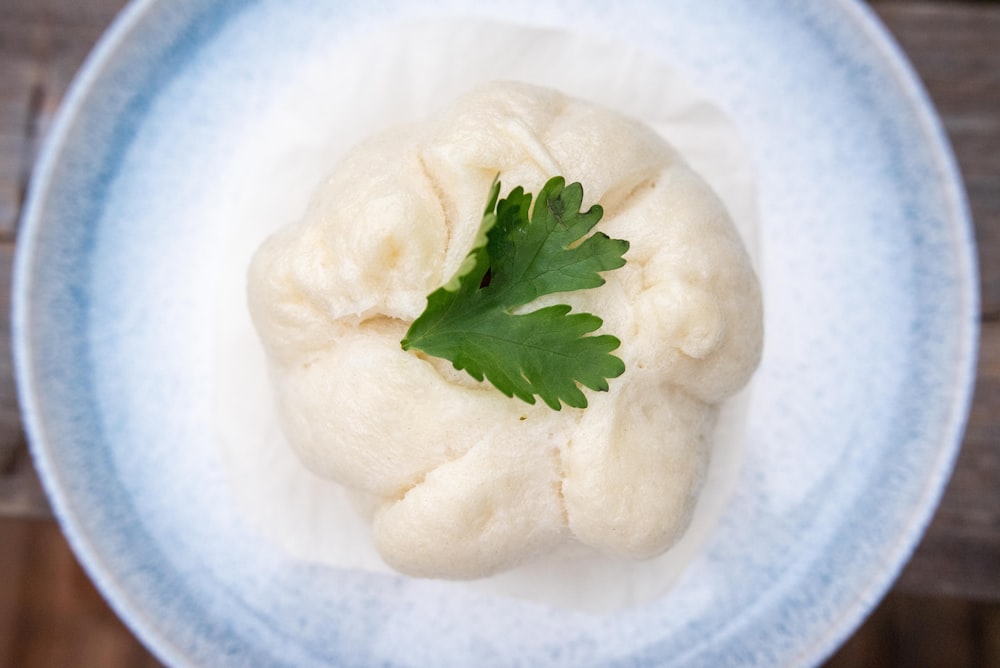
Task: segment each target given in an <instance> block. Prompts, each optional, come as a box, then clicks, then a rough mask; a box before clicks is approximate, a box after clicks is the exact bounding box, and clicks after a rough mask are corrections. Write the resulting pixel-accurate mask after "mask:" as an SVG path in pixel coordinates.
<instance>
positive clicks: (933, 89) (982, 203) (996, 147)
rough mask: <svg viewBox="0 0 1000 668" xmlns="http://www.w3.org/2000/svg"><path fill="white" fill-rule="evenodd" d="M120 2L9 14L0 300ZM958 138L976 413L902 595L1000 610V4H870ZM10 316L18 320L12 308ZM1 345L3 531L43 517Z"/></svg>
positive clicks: (0, 163) (13, 3) (0, 343)
mask: <svg viewBox="0 0 1000 668" xmlns="http://www.w3.org/2000/svg"><path fill="white" fill-rule="evenodd" d="M123 4H124V0H86V1H84V0H34V1H33V0H0V280H2V281H3V284H4V285H3V289H2V290H0V294H2V295H3V299H4V300H9V292H10V290H9V287H10V269H11V260H12V257H13V252H14V248H15V245H16V242H17V226H18V218H19V216H20V213H21V207H22V204H23V202H24V195H25V189H26V186H27V182H28V179H29V175H30V173H31V168H32V163H33V160H34V157H35V154H36V152H37V149H38V146H39V143H40V140H41V139H42V138H43V137H44V136H45V133H46V131H47V129H48V126H49V124H50V122H51V120H52V117H53V114H54V113H55V111H56V108H57V106H58V104H59V101H60V99H61V96H62V95H63V93H64V91H65V89H66V87H67V85H68V83H69V81H70V79H71V78H72V76H73V74H74V72H75V71H76V70H77V68H78V67H79V65H80V64H81V62H82V60H83V58H84V57H85V56H86V54H87V52H88V51H89V49H90V48H91V47H92V45H93V44H94V42H95V41H96V40H97V38H98V37H99V36H100V34H101V32H102V31H103V30H104V28H105V27H106V26H107V24H108V23H109V22H110V20H111V19H112V17H113V16H114V14H115V12H116V11H117V10H118V9H119V8H120V7H121V6H122V5H123ZM872 4H873V6H874V8H875V10H876V12H877V13H878V14H879V16H880V17H881V18H882V20H883V21H884V22H885V24H886V25H887V26H888V28H889V30H890V31H891V32H892V33H893V34H894V35H895V37H896V39H897V40H898V41H899V43H900V44H901V46H902V47H903V49H904V51H905V52H906V53H907V55H908V56H909V58H910V59H911V61H912V63H913V64H914V66H915V68H916V70H917V72H918V74H919V75H920V76H921V78H922V79H923V81H924V84H925V86H926V87H927V89H928V91H929V93H930V95H931V97H932V99H933V100H934V102H935V104H936V105H937V108H938V110H939V112H940V115H941V117H942V119H943V121H944V125H945V128H946V130H947V132H948V135H949V137H950V138H951V141H952V145H953V147H954V150H955V153H956V156H957V158H958V162H959V165H960V167H961V170H962V174H963V177H964V180H965V184H966V189H967V192H968V195H969V201H970V205H971V209H972V215H973V219H974V223H975V232H976V237H977V240H978V246H979V262H980V273H981V278H980V286H981V303H982V336H981V347H980V360H979V367H978V378H977V382H976V392H975V399H974V404H973V407H972V412H971V415H970V419H969V424H968V429H967V433H966V436H965V439H964V442H963V446H962V452H961V454H960V456H959V459H958V462H957V465H956V468H955V472H954V474H953V477H952V479H951V482H950V484H949V485H948V488H947V490H946V492H945V494H944V498H943V499H942V502H941V505H940V507H939V509H938V511H937V513H936V515H935V516H934V519H933V521H932V523H931V525H930V527H929V528H928V530H927V533H926V535H925V536H924V538H923V540H922V541H921V543H920V545H919V547H918V548H917V550H916V552H915V554H914V555H913V558H912V559H911V560H910V562H909V564H908V565H907V566H906V568H905V569H904V571H903V573H902V575H901V576H900V578H899V580H898V582H897V583H896V585H895V590H896V591H901V592H906V593H909V594H919V595H927V596H949V597H959V598H963V599H968V600H971V601H989V602H994V603H995V602H998V601H1000V46H998V45H1000V3H994V2H976V3H969V2H951V1H947V0H937V1H933V2H918V1H916V0H910V1H904V0H896V1H879V0H875V1H873V3H872ZM0 308H2V309H3V312H4V313H7V312H8V311H9V301H4V302H3V304H2V305H0ZM47 515H48V507H47V505H46V502H45V497H44V494H43V493H42V491H41V489H40V487H39V485H38V482H37V478H36V477H35V475H34V472H33V470H32V468H31V462H30V457H29V456H28V454H27V449H26V445H25V437H24V435H23V432H22V429H21V423H20V418H19V415H18V407H17V399H16V393H15V388H14V378H13V374H12V371H11V361H10V335H9V327H6V328H3V329H2V333H0V517H3V516H6V517H46V516H47Z"/></svg>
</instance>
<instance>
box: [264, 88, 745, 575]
mask: <svg viewBox="0 0 1000 668" xmlns="http://www.w3.org/2000/svg"><path fill="white" fill-rule="evenodd" d="M497 174H499V175H500V180H501V183H502V185H503V187H504V188H505V191H504V192H503V193H501V195H502V196H503V195H505V194H506V192H508V191H509V190H510V189H512V188H513V187H515V186H517V185H521V186H524V188H525V190H526V191H527V192H531V193H537V192H538V191H539V190H540V188H541V187H542V185H543V184H544V183H545V182H546V181H547V180H548V179H549V178H550V177H552V176H556V175H561V176H564V177H565V178H566V180H567V182H572V181H579V182H581V183H582V184H583V190H584V197H585V200H584V203H583V206H584V208H586V207H589V206H590V205H592V204H595V203H600V204H601V205H602V206H603V207H604V211H605V214H604V218H603V219H602V220H601V222H600V223H599V224H598V227H597V229H599V230H602V231H603V232H605V233H606V234H608V235H609V236H611V237H615V238H621V239H627V240H628V241H629V242H630V244H631V247H630V250H629V252H628V253H627V255H626V259H627V261H628V263H627V264H626V265H625V267H623V268H621V269H618V270H615V271H612V272H608V273H606V274H605V278H606V279H607V283H606V285H604V286H602V287H600V288H598V289H593V290H585V291H582V292H576V293H563V294H557V295H550V296H548V297H545V298H543V299H541V300H539V302H536V304H535V305H539V306H540V305H544V304H550V303H567V304H570V305H571V306H572V307H573V309H574V311H587V312H591V313H595V314H597V315H599V316H600V317H601V318H603V320H604V323H605V324H604V328H603V331H605V332H609V333H613V334H615V335H616V336H618V338H620V339H621V341H622V344H621V347H620V348H619V349H618V351H616V354H617V355H618V356H619V357H621V359H622V360H623V361H624V362H625V366H626V371H625V373H624V374H623V375H622V376H620V377H619V378H617V379H613V380H611V388H610V390H609V391H608V392H591V391H589V390H586V389H585V390H584V392H585V393H586V394H587V397H588V401H589V407H588V408H586V409H574V408H567V407H564V408H563V409H562V410H561V411H559V412H556V411H553V410H551V409H550V408H548V407H547V406H545V405H544V404H543V403H542V402H539V403H538V404H537V405H534V406H532V405H528V404H525V403H523V402H521V401H519V400H517V399H510V398H507V397H506V396H504V395H502V394H501V393H500V392H499V391H497V390H496V389H494V388H493V387H492V386H491V385H489V384H483V383H477V382H476V381H475V380H473V379H472V378H470V377H468V376H467V375H465V374H464V373H460V372H457V371H455V370H454V369H453V368H452V367H451V365H450V363H449V362H447V361H444V360H439V359H435V358H430V357H426V356H422V355H420V354H414V353H413V352H405V351H403V350H402V349H401V348H400V340H401V339H402V338H403V335H404V334H405V332H406V330H407V328H408V326H409V323H410V322H411V321H412V320H414V319H415V318H416V317H417V316H418V315H419V314H420V313H421V312H422V311H423V309H424V307H425V305H426V297H427V295H428V294H429V293H430V292H432V291H433V290H435V289H436V288H437V287H439V286H440V285H441V284H443V283H444V282H446V281H447V280H448V279H449V278H450V277H451V276H452V275H453V273H454V272H455V271H456V269H457V268H458V266H459V264H460V263H461V261H462V259H463V258H464V257H465V255H466V254H467V253H468V251H469V249H470V247H471V245H472V243H473V239H474V237H475V234H476V232H477V230H478V228H479V224H480V222H481V219H482V209H483V206H484V203H485V199H486V196H487V193H488V191H489V188H490V184H491V183H492V181H493V179H494V177H496V175H497ZM248 301H249V308H250V313H251V316H252V319H253V322H254V325H255V327H256V329H257V332H258V334H259V336H260V339H261V341H262V343H263V346H264V348H265V350H266V352H267V355H268V358H269V360H270V365H271V376H272V379H273V383H274V386H275V390H276V397H277V401H278V404H279V413H280V415H281V419H282V426H283V428H284V431H285V433H286V435H287V438H288V440H289V442H290V443H291V445H292V447H293V448H294V450H295V452H296V453H297V455H298V457H299V458H300V459H301V461H302V462H303V463H304V464H305V466H307V467H308V468H309V469H311V470H312V471H313V472H315V473H316V474H318V475H319V476H322V477H324V478H328V479H330V480H332V481H336V482H337V483H340V484H342V485H345V486H346V487H348V488H349V489H351V490H352V491H353V492H354V493H355V495H356V496H357V498H358V500H359V507H362V508H363V509H364V512H367V513H369V514H370V517H371V526H372V532H373V536H374V541H375V543H376V547H377V548H378V550H379V552H380V554H381V555H382V557H383V558H384V559H385V561H386V562H387V563H388V564H389V565H390V566H392V567H394V568H396V569H397V570H399V571H401V572H403V573H407V574H411V575H415V576H424V577H440V578H476V577H481V576H486V575H489V574H492V573H496V572H498V571H501V570H504V569H508V568H511V567H513V566H516V565H518V564H521V563H523V562H525V561H527V560H529V559H532V558H534V557H536V556H539V555H541V554H544V553H547V552H550V551H553V550H557V549H561V548H564V547H570V546H581V545H582V546H588V547H589V548H592V549H595V550H598V551H601V552H604V553H610V554H615V555H622V556H624V557H629V558H636V559H642V558H648V557H652V556H655V555H658V554H660V553H662V552H664V551H665V550H667V549H668V548H669V547H670V546H671V545H673V544H674V543H675V542H676V541H677V540H678V538H679V537H680V536H681V535H682V534H683V532H684V531H685V529H686V527H687V525H688V523H689V521H690V518H691V514H692V510H693V508H694V505H695V503H696V501H697V498H698V494H699V491H700V489H701V487H702V483H703V478H704V474H705V470H706V467H707V463H708V460H709V457H710V453H711V436H712V432H713V427H714V424H715V417H716V414H717V409H718V405H719V404H720V402H722V401H723V400H724V399H726V398H727V397H728V396H730V395H732V394H733V393H735V392H736V391H737V390H739V389H740V388H741V387H742V386H743V385H744V384H745V383H746V382H747V381H748V379H749V377H750V376H751V374H752V373H753V371H754V369H755V368H756V366H757V364H758V361H759V358H760V354H761V345H762V315H761V296H760V290H759V286H758V282H757V279H756V277H755V275H754V272H753V269H752V267H751V263H750V261H749V258H748V256H747V253H746V252H745V250H744V248H743V245H742V242H741V240H740V238H739V235H738V234H737V232H736V230H735V228H734V227H733V224H732V222H731V220H730V218H729V215H728V214H727V212H726V210H725V208H724V207H723V205H722V204H721V203H720V201H719V199H718V198H717V197H716V195H715V194H714V193H713V192H712V190H711V189H710V188H709V187H708V186H707V185H706V183H705V182H704V181H703V180H702V179H701V178H700V177H699V176H698V175H697V174H695V173H694V172H693V171H692V170H691V169H690V168H689V167H688V166H687V165H686V164H685V162H684V160H683V159H682V158H681V157H680V156H679V155H678V154H677V153H676V152H675V150H674V149H673V148H672V147H671V146H670V145H669V144H667V143H666V142H665V141H664V140H663V139H661V138H660V137H659V136H657V135H656V134H655V133H654V132H653V131H652V130H650V129H649V128H647V127H646V126H644V125H642V124H641V123H639V122H637V121H635V120H632V119H629V118H626V117H624V116H621V115H619V114H617V113H614V112H612V111H609V110H607V109H604V108H601V107H599V106H596V105H594V104H590V103H587V102H583V101H581V100H577V99H572V98H569V97H566V96H564V95H562V94H560V93H558V92H555V91H551V90H546V89H541V88H536V87H532V86H527V85H521V84H514V83H496V84H491V85H489V86H486V87H483V88H480V89H477V90H475V91H473V92H471V93H469V94H467V95H466V96H464V97H462V98H461V99H459V100H458V101H457V102H455V103H454V104H453V105H452V106H450V107H449V108H448V109H446V110H444V111H443V112H442V113H441V114H440V115H439V116H438V117H436V118H433V119H431V120H428V121H425V122H422V123H418V124H414V125H410V126H406V127H402V128H398V129H395V130H392V131H389V132H386V133H385V134H383V135H380V136H377V137H374V138H372V139H370V140H368V141H366V142H364V143H363V144H361V145H359V146H358V147H357V148H356V149H354V150H353V151H351V152H350V153H349V154H348V155H346V156H345V157H344V159H343V160H342V162H341V163H340V164H339V166H338V167H337V168H336V169H335V170H334V172H333V173H332V174H331V175H330V176H329V178H328V179H327V180H326V181H325V182H324V183H322V184H321V185H320V187H319V189H318V191H317V193H316V195H315V198H314V200H313V201H312V203H311V205H310V207H309V209H308V211H307V213H306V214H305V216H304V217H303V218H302V219H301V220H300V221H298V222H296V223H294V224H292V225H289V226H288V227H286V228H284V229H282V230H280V231H279V232H277V233H276V234H275V235H273V236H272V237H271V238H269V239H268V240H267V241H266V242H265V243H264V244H263V246H262V247H261V248H260V249H259V250H258V252H257V253H256V255H255V257H254V259H253V262H252V264H251V266H250V270H249V276H248ZM535 305H532V308H534V306H535Z"/></svg>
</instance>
